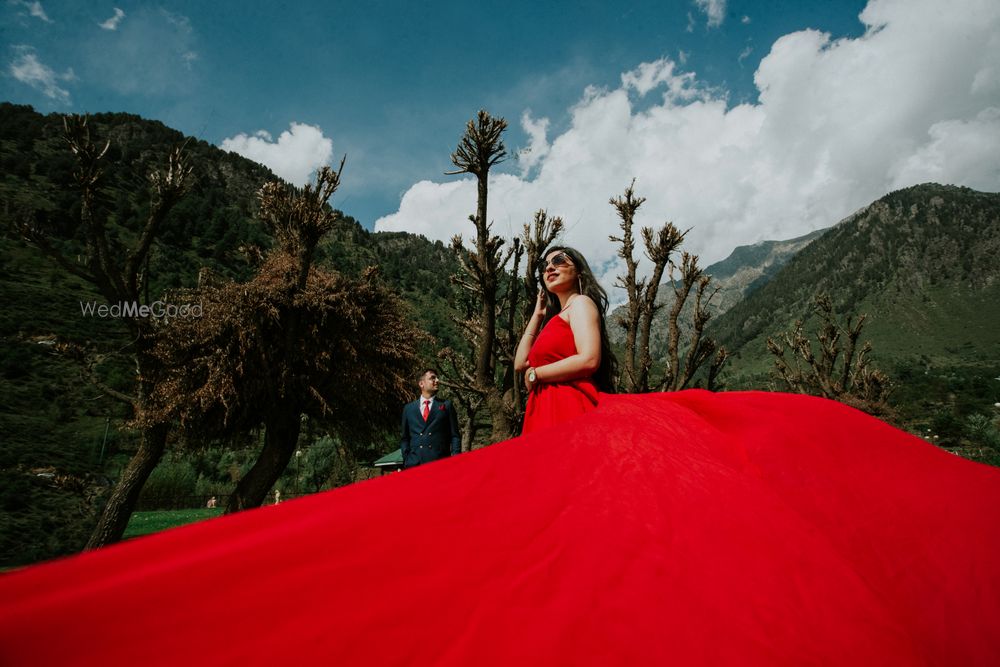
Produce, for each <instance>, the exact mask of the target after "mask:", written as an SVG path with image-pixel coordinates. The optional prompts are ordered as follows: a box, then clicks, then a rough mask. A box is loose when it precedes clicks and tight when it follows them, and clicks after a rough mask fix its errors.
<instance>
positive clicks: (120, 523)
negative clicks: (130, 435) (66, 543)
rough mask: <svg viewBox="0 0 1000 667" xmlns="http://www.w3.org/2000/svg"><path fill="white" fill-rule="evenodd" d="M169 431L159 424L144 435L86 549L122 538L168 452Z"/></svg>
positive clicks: (147, 430)
mask: <svg viewBox="0 0 1000 667" xmlns="http://www.w3.org/2000/svg"><path fill="white" fill-rule="evenodd" d="M168 430H169V429H168V427H167V426H166V425H165V424H159V425H157V426H153V427H151V428H149V429H146V430H144V431H143V432H142V441H141V442H140V443H139V450H138V451H137V452H136V453H135V456H133V457H132V459H131V460H130V461H129V462H128V465H126V466H125V470H124V471H123V472H122V476H121V478H120V479H119V480H118V484H117V485H115V490H114V491H113V492H112V493H111V497H110V498H109V499H108V503H107V505H105V506H104V511H103V512H101V518H100V519H98V521H97V526H96V527H95V528H94V532H93V533H91V535H90V540H88V541H87V546H86V547H85V548H86V549H96V548H98V547H103V546H106V545H108V544H113V543H115V542H118V541H119V540H121V539H122V535H123V534H124V533H125V528H126V526H128V520H129V518H130V517H131V516H132V512H133V510H135V504H136V503H137V502H138V500H139V493H140V492H141V491H142V487H143V485H144V484H145V483H146V480H147V479H149V475H150V473H151V472H153V469H154V468H155V467H156V464H157V463H159V462H160V458H161V457H162V456H163V451H164V449H166V445H167V432H168Z"/></svg>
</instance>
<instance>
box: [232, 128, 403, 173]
mask: <svg viewBox="0 0 1000 667" xmlns="http://www.w3.org/2000/svg"><path fill="white" fill-rule="evenodd" d="M221 147H222V149H223V150H227V151H232V152H234V153H239V154H240V155H242V156H243V157H245V158H249V159H251V160H254V161H256V162H260V163H261V164H263V165H265V166H267V167H268V168H269V169H270V170H271V171H273V172H274V173H275V174H277V175H278V176H280V177H281V178H283V179H285V180H286V181H288V182H289V183H292V184H293V185H298V186H303V185H305V184H306V183H308V182H309V179H310V177H311V176H312V174H313V173H314V172H315V171H316V170H317V169H318V168H320V167H321V166H323V165H325V164H329V163H330V158H331V157H332V156H333V142H332V141H331V140H330V139H328V138H327V137H324V136H323V130H321V129H320V128H319V127H316V126H314V125H305V124H303V123H292V124H291V126H290V128H289V129H288V130H285V131H284V132H282V133H281V134H280V135H279V136H278V140H277V141H273V140H272V137H271V135H270V134H269V133H267V132H266V131H264V130H258V131H257V132H255V133H254V135H253V136H250V135H247V134H237V135H236V136H235V137H230V138H228V139H224V140H223V141H222V144H221ZM418 185H419V184H418ZM414 187H416V186H414Z"/></svg>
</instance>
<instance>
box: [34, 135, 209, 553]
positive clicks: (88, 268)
mask: <svg viewBox="0 0 1000 667" xmlns="http://www.w3.org/2000/svg"><path fill="white" fill-rule="evenodd" d="M63 127H64V130H65V136H66V141H67V142H68V144H69V148H70V150H71V151H72V152H73V154H74V155H75V156H76V161H77V170H76V171H75V172H74V178H75V180H76V184H77V186H78V187H79V188H80V204H81V208H80V224H81V226H82V228H83V231H84V239H85V243H86V246H85V250H84V255H85V257H84V260H83V261H82V262H74V261H72V260H71V259H69V258H68V257H66V256H65V255H64V254H63V252H62V251H61V250H60V249H59V248H57V247H56V245H55V244H54V243H53V242H52V240H51V239H50V238H49V236H48V235H47V234H46V233H45V232H44V231H43V230H41V229H38V228H36V227H33V226H31V225H30V224H27V223H25V224H22V225H21V229H20V231H21V233H22V235H23V236H24V237H25V238H26V239H28V240H29V241H31V242H33V243H34V244H35V245H37V246H38V247H39V248H40V249H41V250H42V251H43V252H44V253H45V254H46V255H48V256H49V257H50V258H52V259H53V260H54V261H56V262H57V263H58V264H59V265H60V266H61V267H62V268H63V269H65V270H66V271H68V272H69V273H71V274H73V275H75V276H77V277H79V278H81V279H83V280H86V281H87V282H89V283H91V284H92V285H94V286H95V287H96V288H97V290H98V291H99V292H100V294H101V296H103V297H104V298H105V299H106V300H107V301H108V303H117V304H128V305H130V306H131V307H132V308H134V309H135V310H136V312H138V310H139V309H138V307H139V306H140V305H144V304H147V303H148V290H147V289H146V287H147V285H148V280H149V274H148V271H147V270H146V267H147V266H148V260H149V255H150V250H151V248H152V245H153V240H154V239H155V238H156V236H157V234H158V233H159V231H160V229H161V227H162V226H163V223H164V221H165V220H166V218H167V214H168V213H169V212H170V210H171V209H172V208H173V206H174V205H175V204H176V203H177V202H178V201H179V200H180V198H181V196H182V195H183V194H184V192H185V190H186V189H187V188H188V186H189V185H190V183H191V172H192V168H191V166H190V165H189V164H188V163H187V161H186V159H185V157H184V154H183V151H182V148H180V147H177V148H174V149H173V150H172V151H171V152H170V153H169V155H168V157H167V163H166V165H165V166H164V167H162V168H161V169H158V170H155V171H153V172H152V173H151V174H150V175H149V189H150V195H151V203H150V210H149V216H148V217H147V218H146V220H145V223H144V224H142V226H141V228H140V229H139V230H138V233H137V235H136V240H135V241H134V242H133V243H132V244H131V245H130V246H126V244H124V243H122V242H121V241H119V240H118V239H117V237H116V236H115V235H114V234H112V233H111V231H110V229H109V225H108V221H107V216H106V212H105V211H104V210H103V207H102V206H101V205H100V189H101V187H102V185H103V181H104V166H103V159H104V157H105V155H106V154H107V151H108V148H109V147H110V145H111V144H110V141H106V142H105V143H104V145H103V146H100V144H95V143H94V142H93V140H92V138H91V133H90V126H89V122H88V119H87V118H85V117H80V116H70V117H67V118H65V119H64V120H63ZM120 321H121V323H122V324H123V326H125V328H126V329H127V331H128V333H129V336H130V337H131V338H132V339H133V344H132V346H131V354H132V355H133V358H134V363H135V380H136V382H135V393H134V394H128V393H125V392H121V391H116V390H114V389H112V388H110V387H107V386H105V385H103V384H100V383H99V382H95V384H98V386H99V387H100V388H101V389H102V390H103V391H104V392H105V393H107V394H108V395H110V396H112V397H114V398H117V399H119V400H121V401H123V402H125V403H126V404H128V405H129V406H130V407H131V409H132V412H133V414H140V413H142V412H143V410H145V409H146V405H147V402H148V399H149V395H150V393H151V391H152V390H153V385H152V383H151V382H150V380H149V378H150V377H152V376H153V375H154V374H155V371H156V369H157V364H158V361H157V360H156V359H155V356H154V355H153V354H152V348H153V346H154V342H155V335H156V324H155V321H154V320H153V319H151V318H149V317H122V318H121V319H120ZM168 430H169V426H168V424H165V423H163V424H151V425H148V426H144V427H142V428H141V429H140V435H141V439H140V443H139V448H138V450H137V451H136V453H135V455H134V456H133V457H132V459H131V460H130V461H129V462H128V465H126V466H125V469H124V470H123V471H122V474H121V477H119V479H118V482H117V484H116V486H115V488H114V490H113V491H112V493H111V496H110V498H109V499H108V502H107V503H106V505H105V507H104V510H103V511H102V513H101V516H100V518H99V519H98V523H97V526H96V527H95V529H94V532H93V534H92V535H91V537H90V540H89V541H88V542H87V548H88V549H92V548H96V547H100V546H103V545H106V544H110V543H112V542H117V541H118V540H120V539H121V536H122V534H123V533H124V532H125V527H126V526H127V525H128V520H129V517H130V516H131V514H132V509H133V508H134V507H135V503H136V501H137V500H138V499H139V492H140V491H141V490H142V486H143V484H145V483H146V480H147V479H148V478H149V475H150V473H151V472H152V471H153V469H154V468H155V467H156V464H157V463H158V462H159V460H160V458H161V457H162V455H163V451H164V448H165V447H166V441H167V434H168Z"/></svg>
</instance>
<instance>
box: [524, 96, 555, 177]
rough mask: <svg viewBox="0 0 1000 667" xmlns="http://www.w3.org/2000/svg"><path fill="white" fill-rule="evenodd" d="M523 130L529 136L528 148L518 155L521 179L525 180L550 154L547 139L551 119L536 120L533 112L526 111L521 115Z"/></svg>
mask: <svg viewBox="0 0 1000 667" xmlns="http://www.w3.org/2000/svg"><path fill="white" fill-rule="evenodd" d="M521 128H522V129H523V130H524V131H525V133H526V134H527V135H528V140H529V142H528V147H527V148H524V149H522V150H521V151H519V152H518V154H517V164H518V166H520V168H521V178H525V177H527V175H528V173H529V172H530V171H531V169H532V168H533V167H534V166H535V165H537V164H538V163H539V162H541V160H542V158H544V157H545V156H546V155H548V154H549V143H548V141H546V138H545V137H546V134H547V133H548V131H549V119H548V118H540V119H538V120H535V119H534V118H532V117H531V111H530V110H527V109H526V110H525V111H524V113H522V114H521Z"/></svg>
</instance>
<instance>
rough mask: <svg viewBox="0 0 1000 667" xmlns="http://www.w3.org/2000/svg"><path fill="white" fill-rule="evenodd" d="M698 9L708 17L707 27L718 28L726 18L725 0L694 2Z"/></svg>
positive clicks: (700, 0) (699, 0)
mask: <svg viewBox="0 0 1000 667" xmlns="http://www.w3.org/2000/svg"><path fill="white" fill-rule="evenodd" d="M694 4H696V5H697V6H698V9H700V10H701V11H703V12H705V16H707V17H708V27H709V28H718V27H719V26H720V25H722V21H723V20H724V19H725V18H726V0H694Z"/></svg>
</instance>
